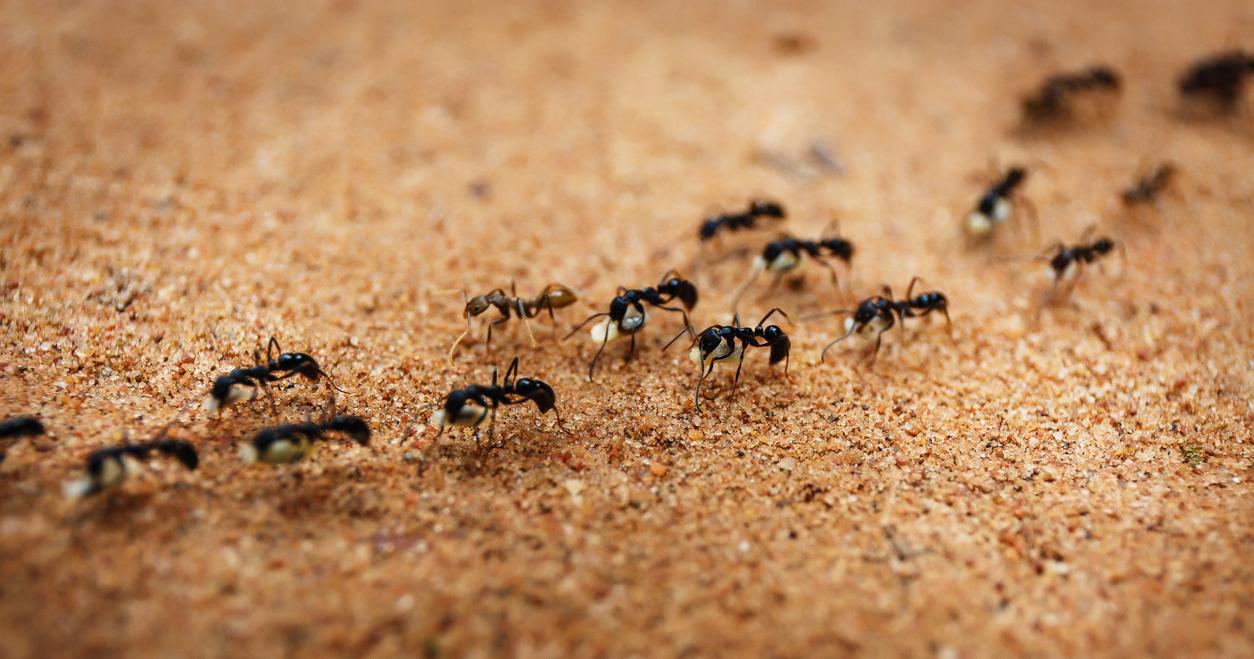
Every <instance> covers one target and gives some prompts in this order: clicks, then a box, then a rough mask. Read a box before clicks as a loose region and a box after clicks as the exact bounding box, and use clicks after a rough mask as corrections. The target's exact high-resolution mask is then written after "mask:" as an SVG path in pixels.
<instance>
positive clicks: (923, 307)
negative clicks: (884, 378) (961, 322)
mask: <svg viewBox="0 0 1254 659" xmlns="http://www.w3.org/2000/svg"><path fill="white" fill-rule="evenodd" d="M919 281H920V280H919V277H917V276H916V277H913V278H912V279H911V280H910V285H909V286H907V287H906V297H905V298H904V299H901V300H895V299H893V289H892V288H890V287H888V286H885V287H884V291H883V292H884V294H883V295H872V296H871V297H869V298H866V299H865V300H863V301H862V302H861V303H859V304H858V306H857V308H855V309H854V310H853V315H852V316H850V317H849V318H846V319H845V334H844V335H842V336H840V337H838V338H836V339H835V340H834V341H832V342H831V343H828V344H827V345H826V346H824V347H823V351H822V352H821V353H819V361H823V360H824V359H825V358H826V357H827V351H828V350H830V349H831V348H832V347H833V346H835V345H836V344H837V343H840V342H841V341H844V340H845V339H847V338H849V337H850V336H852V335H854V334H857V335H858V336H859V337H861V338H863V339H865V340H868V341H869V340H871V339H872V338H874V339H875V349H874V350H872V352H871V360H872V363H874V360H875V357H876V356H877V355H878V354H879V351H880V343H881V342H882V341H883V338H884V332H886V331H888V330H890V329H892V328H893V326H894V325H896V324H897V323H901V325H902V327H905V323H906V319H907V318H920V317H923V316H926V315H928V314H930V313H932V312H933V311H939V312H940V313H941V314H943V315H944V316H945V322H946V323H947V324H949V325H950V326H952V324H953V323H952V321H951V320H950V318H949V298H947V297H945V294H944V293H941V292H940V291H927V292H925V293H920V294H918V295H915V294H914V286H915V284H917V283H918V282H919ZM849 311H850V310H848V309H837V310H835V311H827V312H823V313H821V314H816V316H822V315H828V314H841V313H849ZM809 317H810V318H813V317H815V316H809Z"/></svg>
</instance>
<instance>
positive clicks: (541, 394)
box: [514, 378, 557, 414]
mask: <svg viewBox="0 0 1254 659" xmlns="http://www.w3.org/2000/svg"><path fill="white" fill-rule="evenodd" d="M514 390H515V391H517V392H518V393H519V394H522V395H523V396H525V397H527V398H528V399H530V400H533V401H535V403H536V407H538V408H539V409H540V413H541V414H544V413H545V412H548V411H549V410H551V409H553V408H554V407H556V405H557V394H555V393H553V387H550V386H549V385H548V384H546V383H544V382H541V381H539V380H532V379H531V378H518V380H516V381H515V382H514Z"/></svg>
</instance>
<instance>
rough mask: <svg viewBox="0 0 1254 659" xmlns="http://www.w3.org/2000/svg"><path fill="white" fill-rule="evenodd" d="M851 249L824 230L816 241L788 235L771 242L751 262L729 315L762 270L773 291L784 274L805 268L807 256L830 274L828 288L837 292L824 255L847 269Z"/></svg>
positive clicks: (832, 271) (833, 268)
mask: <svg viewBox="0 0 1254 659" xmlns="http://www.w3.org/2000/svg"><path fill="white" fill-rule="evenodd" d="M829 226H831V225H829ZM853 253H854V247H853V243H851V242H849V241H848V240H846V239H844V238H842V237H840V236H839V235H829V234H828V233H827V230H824V232H823V234H822V236H821V237H820V238H819V239H818V240H802V239H800V238H794V237H792V236H784V237H783V238H780V239H778V240H773V241H771V242H769V243H767V244H766V246H765V247H763V248H762V253H761V254H760V255H758V256H757V257H756V258H754V259H753V268H752V270H751V271H750V273H749V278H748V279H746V280H745V283H744V284H742V285H741V286H740V290H738V291H736V294H735V296H734V297H733V298H732V313H733V314H734V313H735V312H736V307H737V305H739V304H740V298H741V297H742V296H743V295H744V294H745V291H747V290H749V287H750V286H751V285H753V282H754V281H756V280H757V278H758V275H760V274H762V271H763V270H766V271H769V272H772V273H774V274H775V279H774V280H773V281H772V282H771V287H770V289H769V290H775V287H776V286H778V285H779V282H780V280H781V279H783V277H784V275H786V274H788V273H789V272H792V271H794V270H797V269H798V268H800V267H801V266H803V265H805V262H806V259H807V257H808V258H810V259H813V260H814V262H815V263H818V264H819V265H822V266H823V267H825V268H827V269H828V270H829V271H830V272H831V273H832V285H834V286H836V287H837V288H838V289H839V287H840V280H839V278H838V277H837V276H836V268H835V266H833V265H832V264H831V263H829V262H828V261H827V260H826V259H825V258H823V257H824V256H833V257H836V258H838V259H840V260H841V261H844V262H845V265H846V266H848V265H849V264H850V262H851V261H852V260H853Z"/></svg>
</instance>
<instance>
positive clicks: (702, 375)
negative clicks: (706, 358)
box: [696, 362, 714, 412]
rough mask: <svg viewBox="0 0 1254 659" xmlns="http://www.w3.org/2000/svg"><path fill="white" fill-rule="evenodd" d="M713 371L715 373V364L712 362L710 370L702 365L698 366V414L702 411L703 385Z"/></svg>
mask: <svg viewBox="0 0 1254 659" xmlns="http://www.w3.org/2000/svg"><path fill="white" fill-rule="evenodd" d="M713 371H714V362H710V367H709V368H708V369H707V368H706V367H705V366H704V365H701V364H698V365H697V395H696V399H697V405H696V411H697V412H700V411H701V383H702V382H704V381H705V377H706V376H707V375H709V374H710V373H712V372H713Z"/></svg>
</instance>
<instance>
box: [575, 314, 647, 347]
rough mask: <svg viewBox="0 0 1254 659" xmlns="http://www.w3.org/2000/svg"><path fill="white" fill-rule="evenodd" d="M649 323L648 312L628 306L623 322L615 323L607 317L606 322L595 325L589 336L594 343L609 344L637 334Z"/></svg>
mask: <svg viewBox="0 0 1254 659" xmlns="http://www.w3.org/2000/svg"><path fill="white" fill-rule="evenodd" d="M647 322H649V312H648V311H647V310H646V311H641V310H639V309H637V308H636V307H635V305H628V306H627V312H626V313H624V314H623V319H622V320H620V321H615V320H614V319H613V318H608V317H607V318H606V319H605V320H603V321H601V322H599V323H596V324H594V325H593V326H592V329H591V330H590V332H589V334H590V335H591V337H592V342H593V343H608V342H610V341H613V340H615V339H621V338H623V337H626V336H630V335H632V334H635V333H636V332H637V331H638V330H639V329H640V328H641V327H644V325H645V323H647ZM607 333H608V336H607Z"/></svg>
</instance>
